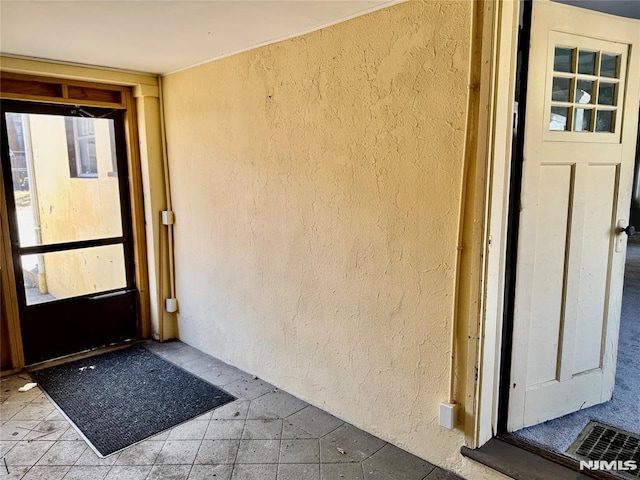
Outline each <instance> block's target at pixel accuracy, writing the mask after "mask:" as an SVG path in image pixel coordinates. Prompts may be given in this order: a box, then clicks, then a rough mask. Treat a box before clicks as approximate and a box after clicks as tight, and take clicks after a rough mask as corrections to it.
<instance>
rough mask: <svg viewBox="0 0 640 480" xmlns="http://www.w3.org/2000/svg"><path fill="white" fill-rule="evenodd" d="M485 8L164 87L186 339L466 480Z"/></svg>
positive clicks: (479, 474) (291, 49)
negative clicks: (455, 379)
mask: <svg viewBox="0 0 640 480" xmlns="http://www.w3.org/2000/svg"><path fill="white" fill-rule="evenodd" d="M471 8H472V4H471V2H468V1H461V2H434V1H429V2H417V1H416V2H408V3H405V4H401V5H398V6H395V7H392V8H389V9H386V10H382V11H379V12H376V13H373V14H370V15H367V16H365V17H361V18H358V19H355V20H351V21H349V22H346V23H343V24H340V25H337V26H334V27H331V28H327V29H324V30H321V31H318V32H315V33H312V34H309V35H305V36H302V37H299V38H296V39H293V40H288V41H285V42H281V43H277V44H274V45H270V46H267V47H264V48H261V49H258V50H254V51H250V52H246V53H243V54H240V55H236V56H233V57H230V58H227V59H224V60H221V61H217V62H213V63H210V64H207V65H204V66H200V67H196V68H193V69H190V70H186V71H184V72H180V73H177V74H173V75H170V76H167V77H166V78H165V80H164V92H163V93H164V96H165V97H164V98H165V108H166V117H165V118H166V127H167V139H168V152H169V161H170V167H169V168H170V173H171V175H170V177H171V184H172V190H173V192H172V194H173V201H174V210H175V212H176V225H175V234H176V257H175V260H176V274H177V288H178V299H179V302H180V314H179V334H180V338H181V339H182V340H183V341H185V342H187V343H189V344H191V345H193V346H195V347H197V348H200V349H201V350H203V351H205V352H207V353H210V354H212V355H215V356H218V357H219V358H221V359H223V360H225V361H228V362H230V363H232V364H234V365H237V366H239V367H240V368H243V369H245V370H247V371H249V372H253V373H255V374H256V375H258V376H260V377H262V378H264V379H266V380H269V381H271V382H273V383H274V384H276V385H278V386H279V387H281V388H283V389H286V390H288V391H290V392H291V393H293V394H295V395H298V396H299V397H301V398H303V399H305V400H308V401H310V402H311V403H313V404H315V405H318V406H320V407H322V408H324V409H326V410H328V411H330V412H332V413H334V414H336V415H337V416H339V417H341V418H343V419H345V420H347V421H349V422H352V423H354V424H356V425H357V426H359V427H361V428H364V429H365V430H367V431H369V432H371V433H373V434H376V435H378V436H380V437H382V438H384V439H386V440H389V441H392V442H394V443H396V444H397V445H399V446H401V447H403V448H406V449H408V450H409V451H411V452H413V453H415V454H417V455H420V456H421V457H423V458H425V459H427V460H429V461H431V462H434V463H437V464H439V465H441V466H444V467H447V468H452V469H454V470H457V471H458V472H461V473H462V474H463V475H465V476H468V477H469V478H474V479H477V478H485V477H486V478H489V477H492V474H490V473H488V472H486V471H485V470H481V469H480V467H478V466H475V465H474V464H472V463H471V462H468V461H466V460H463V459H462V458H461V457H460V455H459V453H458V452H459V449H460V446H461V445H462V444H463V443H464V435H463V433H462V432H461V431H458V430H456V431H447V430H444V429H442V428H441V427H439V426H438V417H437V416H438V403H439V402H441V401H445V400H446V398H447V389H448V368H449V353H448V352H449V336H450V327H451V319H452V315H453V311H452V309H453V294H454V273H455V259H456V238H457V225H458V213H459V212H458V209H459V204H460V191H461V183H462V168H463V166H462V165H463V146H464V124H465V114H466V99H467V82H468V56H469V42H470V38H469V37H470V23H471V14H472V12H471Z"/></svg>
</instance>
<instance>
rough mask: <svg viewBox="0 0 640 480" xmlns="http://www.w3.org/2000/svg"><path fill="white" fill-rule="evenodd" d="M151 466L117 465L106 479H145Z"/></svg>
mask: <svg viewBox="0 0 640 480" xmlns="http://www.w3.org/2000/svg"><path fill="white" fill-rule="evenodd" d="M150 471H151V467H150V466H147V467H130V466H124V465H123V466H120V465H116V466H115V467H113V468H112V469H111V470H109V473H108V474H107V476H106V478H105V480H145V479H146V478H147V475H149V472H150Z"/></svg>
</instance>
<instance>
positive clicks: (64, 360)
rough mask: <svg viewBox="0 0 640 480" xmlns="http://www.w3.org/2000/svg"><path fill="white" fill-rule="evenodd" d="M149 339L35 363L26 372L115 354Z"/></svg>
mask: <svg viewBox="0 0 640 480" xmlns="http://www.w3.org/2000/svg"><path fill="white" fill-rule="evenodd" d="M146 341H147V339H137V338H136V339H133V340H125V341H124V342H122V343H116V344H113V345H107V346H104V347H97V348H92V349H90V350H84V351H82V352H78V353H72V354H70V355H65V356H63V357H58V358H53V359H51V360H45V361H43V362H38V363H34V364H31V365H27V366H25V367H24V370H23V371H25V372H35V371H36V370H42V369H44V368H49V367H55V366H58V365H62V364H65V363H69V362H73V361H75V360H82V359H84V358H91V357H95V356H96V355H102V354H103V353H109V352H114V351H116V350H122V349H124V348H128V347H130V346H132V345H138V344H140V343H145V342H146Z"/></svg>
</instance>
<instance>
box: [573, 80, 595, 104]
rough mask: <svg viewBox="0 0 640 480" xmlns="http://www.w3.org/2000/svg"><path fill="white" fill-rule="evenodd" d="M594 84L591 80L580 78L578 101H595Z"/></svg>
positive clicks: (577, 89) (577, 91)
mask: <svg viewBox="0 0 640 480" xmlns="http://www.w3.org/2000/svg"><path fill="white" fill-rule="evenodd" d="M593 84H594V82H591V81H589V80H578V82H577V87H576V103H593V100H594V98H593Z"/></svg>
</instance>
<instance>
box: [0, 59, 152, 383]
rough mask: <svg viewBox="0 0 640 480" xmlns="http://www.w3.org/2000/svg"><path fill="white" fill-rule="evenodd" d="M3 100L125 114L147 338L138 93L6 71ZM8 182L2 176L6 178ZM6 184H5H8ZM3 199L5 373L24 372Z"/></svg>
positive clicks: (142, 326) (141, 316)
mask: <svg viewBox="0 0 640 480" xmlns="http://www.w3.org/2000/svg"><path fill="white" fill-rule="evenodd" d="M0 95H2V98H7V99H17V100H25V101H32V102H33V101H37V102H43V103H57V104H67V105H68V104H71V105H81V106H103V107H110V108H119V109H122V110H124V111H125V115H124V117H125V137H126V143H127V155H128V162H127V164H128V184H129V191H130V197H131V216H132V227H133V241H134V264H135V283H136V287H137V289H138V291H139V299H140V301H139V312H138V320H137V324H138V326H137V328H138V334H139V336H140V337H142V338H147V337H149V336H150V333H151V319H150V298H149V291H150V290H149V271H148V270H149V268H148V262H147V238H146V224H145V211H144V197H143V192H142V168H141V155H140V148H139V143H140V142H139V141H138V126H137V123H138V119H137V114H136V103H135V100H134V92H133V89H132V88H131V86H129V85H115V84H104V83H94V82H87V81H85V80H75V79H71V80H69V79H65V78H61V77H48V76H40V75H28V74H27V75H25V74H22V73H13V72H3V74H2V87H1V88H0ZM0 180H2V177H0ZM3 185H4V184H3ZM1 188H2V191H0V193H2V195H0V197H1V198H0V203H1V204H0V222H1V226H2V232H1V233H2V239H1V241H2V262H3V268H2V282H3V285H4V286H5V287H4V288H3V289H2V296H3V298H2V301H5V302H6V306H7V321H8V330H9V337H10V339H9V340H10V346H11V359H12V363H13V368H12V369H11V370H8V371H4V372H2V373H3V375H6V374H8V373H12V372H14V371H17V370H21V369H22V368H24V366H25V359H24V354H23V345H22V335H21V330H20V318H19V308H18V302H17V285H16V282H15V275H14V273H15V267H14V264H13V259H12V255H11V240H10V236H9V229H8V228H7V227H8V210H7V205H6V199H5V192H4V186H2V187H1Z"/></svg>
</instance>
